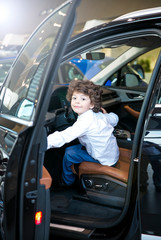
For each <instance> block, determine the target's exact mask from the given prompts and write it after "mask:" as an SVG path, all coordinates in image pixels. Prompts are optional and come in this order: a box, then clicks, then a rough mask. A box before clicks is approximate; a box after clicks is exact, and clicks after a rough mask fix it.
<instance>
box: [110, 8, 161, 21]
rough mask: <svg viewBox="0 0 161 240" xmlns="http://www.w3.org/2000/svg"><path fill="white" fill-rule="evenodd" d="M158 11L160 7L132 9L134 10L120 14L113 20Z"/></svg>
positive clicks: (160, 10)
mask: <svg viewBox="0 0 161 240" xmlns="http://www.w3.org/2000/svg"><path fill="white" fill-rule="evenodd" d="M158 13H161V7H155V8H148V9H142V10H138V11H134V12H130V13H127V14H124V15H121V16H120V17H117V18H115V19H114V20H113V21H118V20H125V19H130V18H136V17H142V16H148V15H151V14H158Z"/></svg>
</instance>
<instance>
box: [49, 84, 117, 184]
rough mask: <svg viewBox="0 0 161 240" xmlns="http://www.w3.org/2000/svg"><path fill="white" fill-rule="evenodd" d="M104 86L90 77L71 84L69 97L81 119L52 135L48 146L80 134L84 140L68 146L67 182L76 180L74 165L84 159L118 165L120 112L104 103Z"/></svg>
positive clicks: (65, 163) (58, 144) (66, 162)
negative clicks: (105, 105) (104, 105)
mask: <svg viewBox="0 0 161 240" xmlns="http://www.w3.org/2000/svg"><path fill="white" fill-rule="evenodd" d="M101 94H102V90H101V88H100V86H97V85H95V84H93V83H92V82H90V81H88V80H84V81H81V80H73V81H72V82H71V83H70V85H69V88H68V92H67V100H69V101H70V102H71V108H72V109H73V111H74V112H75V113H77V114H78V118H77V121H76V122H75V123H74V124H73V125H72V126H71V127H68V128H67V129H65V130H63V131H60V132H58V131H56V132H54V133H53V134H50V135H49V136H48V139H47V141H48V149H49V148H54V147H61V146H63V145H64V144H65V143H69V142H71V141H72V140H74V139H76V138H78V140H79V142H80V144H78V145H74V146H70V147H68V148H66V151H65V154H64V158H63V173H62V181H63V183H64V184H66V185H67V186H69V185H71V184H73V183H74V181H75V175H74V174H73V172H72V169H71V166H72V164H73V163H75V164H79V163H81V162H83V161H88V162H99V163H100V164H102V165H108V166H114V165H115V164H116V163H117V161H118V158H119V149H118V146H117V142H116V138H115V136H114V135H113V130H114V126H116V125H117V123H118V116H117V115H116V114H114V113H109V114H108V113H107V112H106V111H105V109H103V108H102V107H101Z"/></svg>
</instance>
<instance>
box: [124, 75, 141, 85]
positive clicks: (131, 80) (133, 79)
mask: <svg viewBox="0 0 161 240" xmlns="http://www.w3.org/2000/svg"><path fill="white" fill-rule="evenodd" d="M124 78H125V79H124V80H125V86H126V87H137V86H139V80H138V76H137V75H135V74H132V73H127V74H125V76H124Z"/></svg>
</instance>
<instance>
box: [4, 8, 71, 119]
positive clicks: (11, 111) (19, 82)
mask: <svg viewBox="0 0 161 240" xmlns="http://www.w3.org/2000/svg"><path fill="white" fill-rule="evenodd" d="M68 8H69V4H68V5H67V6H65V7H64V8H63V12H61V11H58V12H57V13H55V14H54V15H53V17H51V18H50V21H46V23H45V24H44V25H42V27H41V26H40V27H39V28H38V30H37V34H36V35H34V37H33V39H32V41H30V42H29V43H28V44H27V45H26V47H25V48H24V50H23V52H22V54H21V55H20V57H19V59H18V61H17V62H16V63H15V65H14V68H13V70H12V71H11V72H10V73H12V81H10V77H11V74H10V75H9V77H8V79H7V82H8V85H7V87H6V88H5V89H3V91H2V94H3V93H4V92H5V96H4V99H3V97H2V95H1V99H3V101H2V113H3V114H8V115H12V116H15V117H17V118H21V119H24V120H31V118H33V117H34V113H35V108H36V106H37V102H38V98H39V94H40V92H41V88H42V87H43V86H42V82H43V76H44V70H45V69H46V68H47V62H48V59H49V56H50V53H51V50H52V46H53V43H54V41H55V39H56V36H57V33H58V32H59V31H60V29H61V26H62V23H63V21H64V18H65V17H66V12H67V10H68ZM44 29H45V30H44ZM25 109H28V111H25Z"/></svg>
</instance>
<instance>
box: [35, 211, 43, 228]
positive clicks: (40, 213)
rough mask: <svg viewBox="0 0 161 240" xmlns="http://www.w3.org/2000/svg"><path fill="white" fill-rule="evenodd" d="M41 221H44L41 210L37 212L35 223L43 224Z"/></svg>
mask: <svg viewBox="0 0 161 240" xmlns="http://www.w3.org/2000/svg"><path fill="white" fill-rule="evenodd" d="M41 221H42V212H41V211H39V212H36V213H35V224H36V225H39V224H41Z"/></svg>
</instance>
